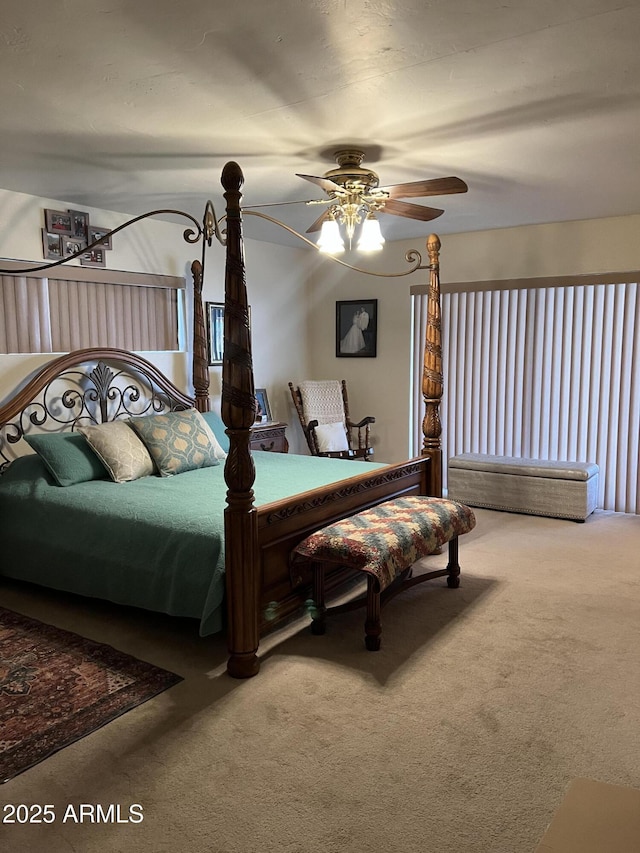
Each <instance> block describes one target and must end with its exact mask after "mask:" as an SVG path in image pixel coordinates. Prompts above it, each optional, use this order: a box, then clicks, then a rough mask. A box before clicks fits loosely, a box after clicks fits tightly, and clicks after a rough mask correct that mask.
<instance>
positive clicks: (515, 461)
mask: <svg viewBox="0 0 640 853" xmlns="http://www.w3.org/2000/svg"><path fill="white" fill-rule="evenodd" d="M598 473H599V470H598V466H597V465H596V464H595V463H591V462H565V461H549V460H545V459H519V458H517V457H513V456H489V455H486V454H483V453H462V454H460V455H459V456H453V457H451V459H449V463H448V466H447V494H448V496H449V497H450V498H452V499H453V500H458V501H464V503H466V504H470V505H471V506H477V507H485V508H486V509H499V510H505V511H507V512H522V513H527V514H529V515H544V516H549V517H551V518H568V519H571V520H573V521H585V519H586V518H587V517H588V516H589V515H591V513H592V512H593V511H594V509H595V508H596V506H597V502H598Z"/></svg>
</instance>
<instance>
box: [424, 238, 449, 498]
mask: <svg viewBox="0 0 640 853" xmlns="http://www.w3.org/2000/svg"><path fill="white" fill-rule="evenodd" d="M440 245H441V244H440V239H439V237H438V235H437V234H430V235H429V236H428V238H427V252H428V253H429V302H428V308H427V331H426V335H425V342H424V369H423V372H422V395H423V397H424V405H425V412H424V419H423V421H422V433H423V436H424V439H423V448H422V453H423V455H424V456H430V457H431V484H432V488H431V489H430V493H431V494H432V495H433V496H434V497H442V442H441V440H440V436H441V435H442V424H441V422H440V400H441V399H442V390H443V384H444V377H443V375H442V326H441V320H440V318H441V315H440Z"/></svg>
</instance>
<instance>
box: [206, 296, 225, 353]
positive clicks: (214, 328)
mask: <svg viewBox="0 0 640 853" xmlns="http://www.w3.org/2000/svg"><path fill="white" fill-rule="evenodd" d="M205 315H206V316H205V320H206V324H207V352H208V353H209V364H210V365H216V364H222V354H223V352H224V302H205Z"/></svg>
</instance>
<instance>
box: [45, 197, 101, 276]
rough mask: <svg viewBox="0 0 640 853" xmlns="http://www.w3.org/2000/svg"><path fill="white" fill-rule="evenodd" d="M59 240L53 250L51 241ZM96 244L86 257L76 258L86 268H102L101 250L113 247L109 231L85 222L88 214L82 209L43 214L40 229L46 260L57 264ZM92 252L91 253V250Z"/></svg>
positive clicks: (48, 211)
mask: <svg viewBox="0 0 640 853" xmlns="http://www.w3.org/2000/svg"><path fill="white" fill-rule="evenodd" d="M56 237H57V238H58V240H59V246H58V248H57V249H56V241H55V238H56ZM96 240H100V243H98V244H96V246H94V247H93V249H89V251H88V252H87V253H86V255H82V256H81V257H80V256H78V257H80V263H81V264H83V265H84V266H86V267H106V265H107V264H106V257H105V254H104V253H105V251H108V250H109V249H111V248H113V247H112V243H111V233H110V229H109V228H100V227H98V226H97V225H91V224H90V223H89V214H88V213H85V211H83V210H49V209H48V208H45V211H44V228H43V229H42V250H43V254H44V257H45V258H47V259H48V260H56V261H59V260H60V259H61V258H70V257H71V256H72V255H75V254H76V252H78V251H79V250H81V249H86V248H87V246H89V245H90V244H91V243H95V242H96ZM94 250H95V251H94Z"/></svg>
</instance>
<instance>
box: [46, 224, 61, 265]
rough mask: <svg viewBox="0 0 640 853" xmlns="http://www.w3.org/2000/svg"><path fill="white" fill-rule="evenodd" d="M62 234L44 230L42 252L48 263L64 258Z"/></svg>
mask: <svg viewBox="0 0 640 853" xmlns="http://www.w3.org/2000/svg"><path fill="white" fill-rule="evenodd" d="M60 240H61V237H60V234H58V233H56V232H52V231H48V230H47V229H46V228H43V229H42V252H43V254H44V256H45V258H46V259H47V260H48V261H59V260H60V258H61V257H62V243H61V242H60Z"/></svg>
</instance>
